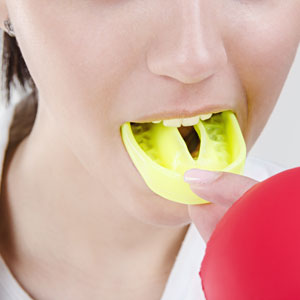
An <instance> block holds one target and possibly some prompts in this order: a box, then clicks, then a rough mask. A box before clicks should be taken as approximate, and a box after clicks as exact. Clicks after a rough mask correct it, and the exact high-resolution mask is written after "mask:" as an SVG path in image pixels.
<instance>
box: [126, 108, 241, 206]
mask: <svg viewBox="0 0 300 300" xmlns="http://www.w3.org/2000/svg"><path fill="white" fill-rule="evenodd" d="M194 129H195V131H196V132H197V134H198V136H199V139H200V141H201V144H200V152H199V154H198V156H197V157H196V158H193V157H192V155H191V154H190V152H189V150H188V147H187V145H186V143H185V141H184V139H183V137H182V136H181V134H180V132H179V131H178V128H176V127H166V126H164V125H163V124H162V122H161V123H159V124H153V123H140V124H135V125H132V124H130V122H126V123H124V124H123V125H122V126H121V136H122V140H123V143H124V145H125V147H126V149H127V151H128V153H129V155H130V157H131V159H132V161H133V163H134V165H135V166H136V168H137V169H138V171H139V172H140V174H141V176H142V177H143V178H144V180H145V182H146V184H147V185H148V187H149V188H150V189H151V190H152V191H153V192H154V193H156V194H158V195H159V196H161V197H163V198H166V199H168V200H171V201H175V202H179V203H184V204H204V203H209V202H208V201H206V200H204V199H202V198H200V197H199V196H197V195H196V194H194V193H193V192H192V191H191V189H190V186H189V184H188V183H186V182H185V181H184V179H183V175H184V173H185V171H187V170H188V169H191V168H199V169H206V170H211V171H225V172H232V173H236V174H243V172H244V165H245V160H246V145H245V141H244V138H243V135H242V132H241V130H240V127H239V123H238V121H237V119H236V116H235V114H234V113H233V112H232V111H223V112H221V113H217V114H213V115H212V117H211V118H210V119H208V120H206V121H201V120H199V123H198V124H196V125H194Z"/></svg>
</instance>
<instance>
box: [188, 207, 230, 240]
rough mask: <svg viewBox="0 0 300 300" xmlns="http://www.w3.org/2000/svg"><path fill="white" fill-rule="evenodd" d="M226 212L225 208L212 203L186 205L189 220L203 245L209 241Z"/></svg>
mask: <svg viewBox="0 0 300 300" xmlns="http://www.w3.org/2000/svg"><path fill="white" fill-rule="evenodd" d="M226 211H227V208H226V207H224V206H220V205H217V204H213V203H207V204H200V205H188V212H189V215H190V219H191V221H192V222H193V223H194V224H195V226H196V228H197V229H198V231H199V233H200V235H201V237H202V238H203V240H204V241H205V243H207V242H208V240H209V239H210V237H211V235H212V233H213V231H214V230H215V228H216V226H217V224H218V223H219V221H220V220H221V218H222V217H223V216H224V214H225V213H226Z"/></svg>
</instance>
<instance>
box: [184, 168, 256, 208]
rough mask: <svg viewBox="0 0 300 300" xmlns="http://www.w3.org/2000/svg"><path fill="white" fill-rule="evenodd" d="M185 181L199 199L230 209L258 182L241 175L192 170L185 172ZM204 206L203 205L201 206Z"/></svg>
mask: <svg viewBox="0 0 300 300" xmlns="http://www.w3.org/2000/svg"><path fill="white" fill-rule="evenodd" d="M184 180H185V181H186V182H188V183H189V184H190V188H191V190H192V191H193V192H194V193H195V194H196V195H198V196H199V197H201V198H203V199H205V200H207V201H209V202H212V203H215V204H218V205H221V206H224V207H226V208H229V207H230V206H231V205H232V204H233V203H234V202H235V201H236V200H238V199H239V198H240V197H241V196H242V195H243V194H244V193H245V192H246V191H248V190H249V189H250V188H252V187H253V186H254V185H256V184H257V183H258V181H256V180H254V179H252V178H250V177H247V176H243V175H239V174H235V173H229V172H214V171H207V170H201V169H190V170H188V171H186V172H185V174H184ZM200 205H203V204H200Z"/></svg>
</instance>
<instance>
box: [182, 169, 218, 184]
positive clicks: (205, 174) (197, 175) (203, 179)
mask: <svg viewBox="0 0 300 300" xmlns="http://www.w3.org/2000/svg"><path fill="white" fill-rule="evenodd" d="M221 175H222V172H217V171H208V170H202V169H190V170H188V171H186V172H185V173H184V176H183V178H184V181H185V182H187V183H189V184H205V183H211V182H213V181H215V180H216V179H217V178H219V177H220V176H221Z"/></svg>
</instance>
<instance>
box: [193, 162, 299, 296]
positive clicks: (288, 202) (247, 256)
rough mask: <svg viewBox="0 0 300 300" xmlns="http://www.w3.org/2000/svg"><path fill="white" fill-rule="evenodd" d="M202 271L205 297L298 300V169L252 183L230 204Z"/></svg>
mask: <svg viewBox="0 0 300 300" xmlns="http://www.w3.org/2000/svg"><path fill="white" fill-rule="evenodd" d="M199 275H200V277H201V279H202V287H203V291H204V294H205V297H206V299H207V300H299V299H300V167H299V168H293V169H289V170H286V171H284V172H281V173H279V174H276V175H274V176H272V177H270V178H268V179H266V180H264V181H262V182H260V183H258V184H256V185H254V186H253V187H252V188H251V189H249V190H248V191H247V192H246V193H245V194H244V195H243V196H242V197H241V198H240V199H239V200H238V201H236V202H235V203H234V204H233V205H232V206H231V207H230V209H229V210H228V211H227V213H226V214H225V215H224V216H223V218H222V219H221V220H220V222H219V223H218V225H217V226H216V229H215V231H214V232H213V234H212V236H211V238H210V240H209V241H208V243H207V248H206V253H205V256H204V259H203V261H202V264H201V270H200V272H199Z"/></svg>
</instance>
